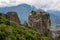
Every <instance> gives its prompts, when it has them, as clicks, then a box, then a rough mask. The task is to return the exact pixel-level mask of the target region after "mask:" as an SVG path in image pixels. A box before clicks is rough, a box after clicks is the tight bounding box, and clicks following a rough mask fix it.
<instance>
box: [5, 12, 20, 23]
mask: <svg viewBox="0 0 60 40" xmlns="http://www.w3.org/2000/svg"><path fill="white" fill-rule="evenodd" d="M6 15H7V16H8V19H9V20H11V21H14V22H16V23H18V24H20V20H19V17H18V15H17V13H16V12H8V13H7V14H6Z"/></svg>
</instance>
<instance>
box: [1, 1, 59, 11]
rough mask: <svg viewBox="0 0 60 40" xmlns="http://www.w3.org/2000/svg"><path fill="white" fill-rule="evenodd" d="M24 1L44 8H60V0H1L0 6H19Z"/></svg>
mask: <svg viewBox="0 0 60 40" xmlns="http://www.w3.org/2000/svg"><path fill="white" fill-rule="evenodd" d="M22 3H26V4H29V5H31V6H35V7H36V8H42V9H44V10H60V0H0V7H10V6H17V5H19V4H22Z"/></svg>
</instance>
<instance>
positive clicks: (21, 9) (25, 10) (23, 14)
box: [0, 4, 60, 25]
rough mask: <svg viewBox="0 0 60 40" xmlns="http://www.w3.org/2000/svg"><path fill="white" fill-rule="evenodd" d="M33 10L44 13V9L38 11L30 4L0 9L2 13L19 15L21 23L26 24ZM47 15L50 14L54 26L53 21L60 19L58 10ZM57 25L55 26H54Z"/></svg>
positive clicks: (49, 11)
mask: <svg viewBox="0 0 60 40" xmlns="http://www.w3.org/2000/svg"><path fill="white" fill-rule="evenodd" d="M32 10H39V11H44V10H42V9H36V8H35V7H34V6H30V5H28V4H20V5H18V6H12V7H5V8H0V12H3V13H6V12H8V11H9V12H10V11H15V12H17V13H18V17H19V18H20V20H21V23H24V21H28V15H29V13H30V12H31V11H32ZM47 13H49V14H50V16H51V22H52V24H54V22H53V21H52V20H55V17H58V19H59V17H60V11H56V10H48V11H47ZM56 22H57V24H58V23H60V21H57V20H56ZM54 25H55V24H54Z"/></svg>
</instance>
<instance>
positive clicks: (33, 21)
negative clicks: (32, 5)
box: [28, 11, 50, 33]
mask: <svg viewBox="0 0 60 40" xmlns="http://www.w3.org/2000/svg"><path fill="white" fill-rule="evenodd" d="M28 22H29V24H30V26H32V27H34V28H36V29H37V31H38V32H40V33H44V32H45V31H47V30H49V29H50V15H49V14H46V12H39V11H32V12H31V13H30V14H29V17H28Z"/></svg>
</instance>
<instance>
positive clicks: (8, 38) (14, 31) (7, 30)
mask: <svg viewBox="0 0 60 40" xmlns="http://www.w3.org/2000/svg"><path fill="white" fill-rule="evenodd" d="M41 39H43V40H49V38H48V37H46V38H45V37H42V36H40V33H38V32H37V31H36V30H35V29H33V28H31V27H25V26H22V25H18V24H17V23H15V22H12V21H9V20H8V19H6V18H5V17H3V16H0V40H41Z"/></svg>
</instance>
